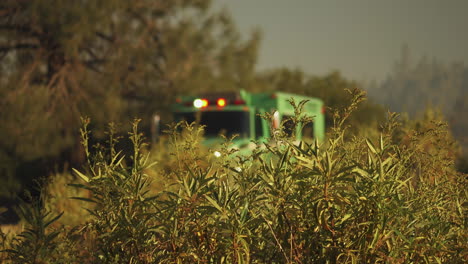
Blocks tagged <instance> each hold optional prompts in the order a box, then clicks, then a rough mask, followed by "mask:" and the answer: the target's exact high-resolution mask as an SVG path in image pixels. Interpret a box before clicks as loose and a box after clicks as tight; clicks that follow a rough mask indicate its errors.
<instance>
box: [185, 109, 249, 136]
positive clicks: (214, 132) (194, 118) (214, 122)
mask: <svg viewBox="0 0 468 264" xmlns="http://www.w3.org/2000/svg"><path fill="white" fill-rule="evenodd" d="M176 120H178V121H181V120H185V121H187V122H188V123H192V122H197V123H199V124H200V125H204V126H205V136H209V137H212V136H218V135H220V134H223V135H225V136H227V137H230V136H232V135H235V134H237V135H239V137H244V138H245V137H249V132H250V128H249V112H244V111H206V112H189V113H178V114H177V115H176Z"/></svg>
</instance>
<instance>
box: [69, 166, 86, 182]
mask: <svg viewBox="0 0 468 264" xmlns="http://www.w3.org/2000/svg"><path fill="white" fill-rule="evenodd" d="M73 171H74V172H75V173H76V175H78V176H79V177H80V178H81V179H83V180H84V181H85V182H89V178H88V176H86V175H84V174H83V173H81V172H79V171H78V170H77V169H75V168H73Z"/></svg>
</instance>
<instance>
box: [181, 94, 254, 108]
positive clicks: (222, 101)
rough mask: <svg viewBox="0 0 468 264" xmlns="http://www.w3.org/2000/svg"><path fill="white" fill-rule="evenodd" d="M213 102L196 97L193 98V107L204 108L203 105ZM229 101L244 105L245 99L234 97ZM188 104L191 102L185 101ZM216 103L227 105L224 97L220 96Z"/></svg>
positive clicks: (221, 105)
mask: <svg viewBox="0 0 468 264" xmlns="http://www.w3.org/2000/svg"><path fill="white" fill-rule="evenodd" d="M210 102H211V103H210ZM214 102H215V101H214V100H212V101H208V99H205V98H197V99H195V100H193V107H195V108H205V107H207V106H209V105H210V104H214ZM230 103H232V104H234V105H244V104H245V101H244V100H241V99H236V100H234V101H231V102H230ZM190 104H191V103H190V102H187V103H186V105H187V106H189V105H190ZM216 105H217V106H218V107H225V106H226V105H228V100H227V99H225V98H222V97H220V98H218V99H216Z"/></svg>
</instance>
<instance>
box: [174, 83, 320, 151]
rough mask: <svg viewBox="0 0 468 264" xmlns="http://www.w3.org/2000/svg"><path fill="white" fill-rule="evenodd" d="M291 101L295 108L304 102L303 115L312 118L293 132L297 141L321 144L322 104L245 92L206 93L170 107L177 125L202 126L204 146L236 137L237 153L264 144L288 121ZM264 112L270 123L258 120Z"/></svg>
mask: <svg viewBox="0 0 468 264" xmlns="http://www.w3.org/2000/svg"><path fill="white" fill-rule="evenodd" d="M290 99H293V100H294V101H295V102H296V104H298V103H299V102H301V101H303V100H307V103H305V105H304V107H303V111H302V114H303V115H307V116H309V117H312V118H313V122H312V123H311V124H309V125H306V126H304V127H303V126H298V127H297V128H296V130H295V131H289V133H295V136H296V139H297V140H302V139H303V138H304V137H305V138H307V139H312V140H318V141H323V139H324V137H325V117H324V116H325V115H324V111H323V109H324V105H323V102H322V100H320V99H317V98H313V97H306V96H301V95H296V94H290V93H283V92H271V93H248V92H246V91H243V90H241V91H239V92H226V93H205V94H201V95H200V96H181V97H178V98H177V103H176V104H174V105H173V112H174V118H175V120H176V121H181V120H186V121H187V122H189V123H191V122H197V123H198V124H201V125H204V126H205V135H204V137H205V141H204V143H205V145H208V146H211V145H213V144H215V143H216V142H219V141H220V137H219V135H220V134H224V135H226V136H228V137H229V136H232V135H234V134H236V135H238V136H237V137H236V138H235V139H234V140H233V143H234V145H236V147H238V148H239V149H242V148H244V147H246V146H247V145H249V144H250V143H251V142H252V141H258V142H264V143H267V142H269V141H270V138H271V136H272V130H274V129H275V128H278V127H279V123H280V122H282V121H283V120H285V119H286V118H287V117H290V116H294V107H293V106H292V105H291V104H290V103H289V100H290ZM266 112H270V113H272V116H273V117H274V118H273V120H265V119H263V118H261V117H260V115H261V114H264V113H266Z"/></svg>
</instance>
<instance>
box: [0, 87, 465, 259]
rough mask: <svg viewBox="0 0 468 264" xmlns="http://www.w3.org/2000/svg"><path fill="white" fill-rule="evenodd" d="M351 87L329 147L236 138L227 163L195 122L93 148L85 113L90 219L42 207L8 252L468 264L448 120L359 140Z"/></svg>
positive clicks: (225, 151) (84, 178)
mask: <svg viewBox="0 0 468 264" xmlns="http://www.w3.org/2000/svg"><path fill="white" fill-rule="evenodd" d="M351 94H352V95H353V97H354V100H353V101H352V103H351V104H350V105H349V106H348V107H347V108H345V109H342V110H340V111H336V112H335V114H334V120H333V124H334V125H333V127H332V128H330V132H329V134H328V137H327V141H326V142H323V143H319V142H309V143H307V142H299V143H298V141H297V140H296V139H295V138H294V136H290V135H288V134H287V133H285V131H284V130H283V129H282V128H280V129H278V130H276V131H274V133H273V136H272V140H271V142H270V143H269V144H266V145H265V144H260V143H258V144H257V146H258V147H257V148H256V149H255V150H254V151H253V153H252V154H251V155H249V156H242V155H238V154H236V151H235V150H233V148H231V147H230V141H229V139H227V140H226V142H225V144H224V145H223V146H222V151H221V152H222V154H221V157H219V158H215V157H214V156H213V155H211V154H210V153H211V151H208V150H205V149H203V148H202V147H201V145H200V140H201V138H202V134H203V128H202V127H199V126H197V125H196V124H186V123H179V124H176V125H174V126H173V127H172V128H170V131H169V133H168V135H167V139H168V141H169V142H170V145H169V146H168V145H162V144H160V145H159V147H156V148H153V151H152V155H150V154H151V153H150V152H149V151H148V150H147V148H145V145H144V143H143V138H142V136H141V134H139V132H138V129H137V125H138V122H137V121H136V122H135V123H134V126H133V130H132V131H131V132H130V133H129V138H130V140H131V141H132V143H133V150H132V153H131V154H130V155H128V154H127V155H124V154H123V153H122V152H120V151H118V150H117V149H116V147H115V146H116V145H117V144H116V143H117V141H118V138H117V137H115V135H114V133H113V132H112V129H110V132H109V140H108V142H107V143H108V144H107V146H105V147H103V146H101V147H97V148H92V147H90V146H88V142H89V137H90V133H89V131H88V130H87V125H88V122H89V121H88V120H85V122H84V126H83V129H82V137H83V145H84V146H85V149H86V153H87V156H88V163H89V168H88V169H87V170H83V171H78V170H75V174H76V175H77V176H78V177H79V179H81V182H80V183H71V187H73V188H77V189H78V190H84V191H86V192H80V193H86V195H83V196H78V197H75V200H80V201H83V202H84V204H85V207H86V209H83V210H86V211H87V213H88V215H89V218H88V219H87V221H86V222H85V223H79V224H77V225H75V226H66V225H65V226H61V225H58V224H57V221H58V219H59V217H60V216H61V214H58V213H55V214H53V215H51V214H50V213H48V211H46V209H41V208H36V209H34V208H33V207H32V208H30V209H29V210H32V211H33V212H36V213H35V215H34V217H32V218H31V217H30V218H31V219H36V220H35V221H31V222H29V223H28V227H27V228H28V229H26V231H25V233H22V234H21V235H20V236H18V237H16V238H15V239H14V240H13V241H10V242H8V243H5V244H4V248H5V250H4V251H3V255H2V256H3V257H4V260H5V261H10V262H11V263H14V262H17V261H19V260H23V259H24V258H25V256H24V254H23V252H26V251H28V252H31V250H36V251H37V252H40V254H39V253H38V254H36V256H37V257H35V258H29V259H28V261H29V263H466V262H467V261H468V257H467V256H468V251H467V246H466V245H467V244H468V239H467V233H468V232H467V206H468V201H467V191H466V187H465V186H466V185H467V177H466V175H463V174H460V173H457V172H456V170H455V169H454V164H453V158H452V156H451V154H450V153H451V151H452V144H453V142H452V140H451V138H450V136H449V135H448V134H447V128H446V126H445V125H444V124H443V123H440V122H436V121H431V120H427V122H425V123H424V124H422V125H420V126H417V127H411V126H408V125H405V124H402V123H401V122H400V119H399V118H398V116H397V115H396V114H389V117H388V121H387V123H386V124H383V125H382V127H381V129H380V130H379V135H378V136H376V137H373V138H366V137H363V136H351V135H350V134H348V132H347V131H348V128H347V127H346V119H347V118H348V117H349V116H350V115H351V114H352V112H353V111H354V110H355V109H356V108H357V107H358V105H359V103H360V102H361V101H362V100H364V94H362V93H361V92H359V91H357V90H354V91H351ZM291 103H292V104H293V105H294V106H295V107H296V115H295V116H294V117H292V118H291V120H289V121H288V122H289V123H293V124H295V125H296V126H303V125H305V124H306V123H307V122H311V121H312V120H310V119H307V118H305V117H303V116H302V115H301V107H302V105H303V104H304V102H300V103H298V104H297V105H296V104H295V103H294V102H291ZM265 118H269V116H268V115H265ZM167 149H169V151H167ZM34 210H36V211H34ZM66 214H67V212H66V210H65V212H64V215H63V216H62V217H65V215H66ZM52 223H55V225H54V224H52ZM31 234H33V235H31ZM37 234H40V235H37ZM38 247H39V248H40V250H37V248H38ZM36 251H35V252H36ZM41 261H42V262H41ZM27 263H28V262H27Z"/></svg>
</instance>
